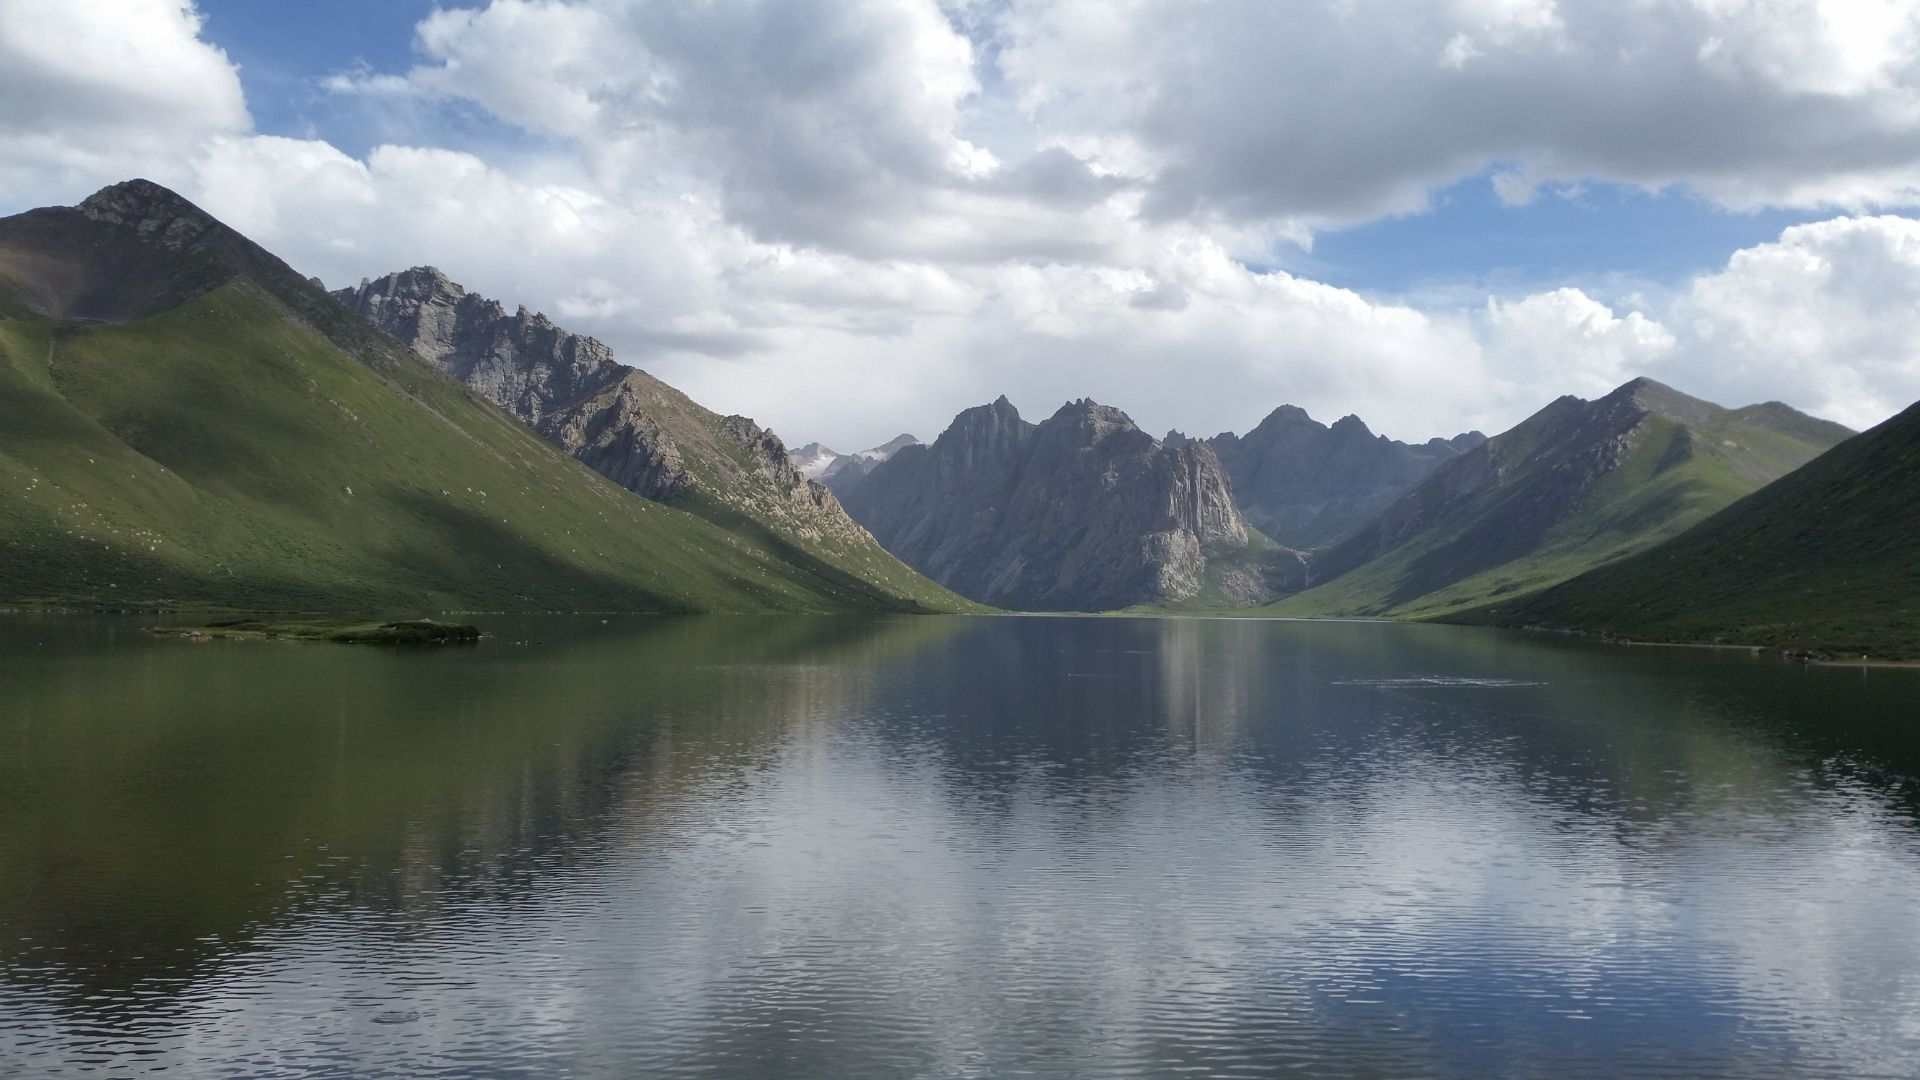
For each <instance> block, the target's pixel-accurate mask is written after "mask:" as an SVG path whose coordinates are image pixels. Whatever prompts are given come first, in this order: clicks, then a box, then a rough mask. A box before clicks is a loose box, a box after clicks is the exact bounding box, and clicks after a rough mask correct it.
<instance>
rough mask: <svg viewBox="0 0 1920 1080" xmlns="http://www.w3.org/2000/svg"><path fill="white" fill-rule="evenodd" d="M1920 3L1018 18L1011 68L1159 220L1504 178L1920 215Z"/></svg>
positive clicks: (1139, 6) (1584, 2)
mask: <svg viewBox="0 0 1920 1080" xmlns="http://www.w3.org/2000/svg"><path fill="white" fill-rule="evenodd" d="M1917 20H1920V2H1916V0H1820V2H1816V0H1779V2H1760V0H1638V2H1635V3H1631V4H1622V3H1619V2H1617V0H1560V2H1558V3H1551V2H1546V0H1458V2H1453V3H1445V4H1407V3H1403V2H1400V0H1342V2H1340V3H1304V4H1286V5H1276V4H1270V3H1265V2H1262V0H1222V2H1220V3H1215V4H1210V5H1208V7H1207V9H1206V17H1205V18H1196V17H1194V15H1193V12H1192V8H1191V6H1190V5H1188V4H1185V3H1181V2H1179V0H1129V2H1128V3H1127V4H1125V5H1115V4H1112V3H1108V2H1107V0H1048V2H1039V3H1026V4H1017V5H1014V6H1013V7H1012V8H1011V9H1010V11H1009V13H1008V15H1007V16H1006V18H1005V19H1004V21H1003V24H1002V27H1001V31H1002V35H1003V38H1004V42H1005V45H1004V49H1003V50H1002V51H1001V52H1000V54H999V67H1000V69H1001V70H1002V71H1003V72H1004V73H1005V75H1006V78H1007V80H1008V83H1009V85H1010V87H1011V92H1012V93H1014V94H1016V95H1017V96H1018V99H1019V100H1020V101H1021V102H1022V103H1023V105H1024V107H1025V108H1026V110H1027V112H1028V115H1029V116H1030V117H1031V119H1032V122H1033V123H1034V124H1035V125H1036V126H1037V127H1039V128H1041V129H1042V130H1045V131H1047V132H1049V133H1051V134H1053V135H1055V136H1064V135H1073V136H1079V137H1083V138H1096V137H1104V138H1118V137H1125V138H1128V139H1131V140H1134V141H1136V142H1137V143H1139V144H1140V145H1141V146H1142V148H1143V150H1144V152H1145V155H1146V156H1147V157H1148V158H1149V159H1150V160H1152V161H1153V162H1154V163H1155V168H1154V170H1153V172H1152V174H1151V175H1150V176H1149V177H1148V178H1147V180H1148V183H1149V187H1150V191H1151V193H1152V198H1151V199H1150V200H1149V202H1148V204H1147V205H1148V208H1149V210H1150V212H1152V213H1154V214H1156V215H1159V216H1162V217H1191V216H1194V215H1197V214H1202V213H1212V214H1215V215H1224V216H1228V217H1235V218H1267V217H1291V218H1296V219H1304V220H1309V221H1314V222H1318V223H1321V224H1327V223H1339V222H1349V221H1356V220H1367V219H1371V218H1376V217H1379V216H1381V215H1387V214H1395V213H1406V212H1412V211H1418V210H1420V209H1423V208H1424V207H1425V206H1426V200H1427V195H1428V193H1429V192H1430V191H1432V190H1434V189H1435V188H1436V187H1438V186H1442V185H1445V184H1448V183H1451V182H1453V181H1456V180H1459V179H1461V178H1464V177H1468V176H1472V175H1475V174H1477V173H1479V172H1482V171H1483V170H1485V169H1487V168H1488V167H1489V166H1492V165H1495V164H1497V163H1510V164H1512V163H1517V164H1519V165H1520V166H1522V167H1523V168H1524V170H1525V171H1526V172H1528V173H1530V174H1532V175H1534V176H1536V177H1537V178H1538V179H1539V180H1542V181H1563V182H1579V181H1583V180H1606V181H1615V182H1621V183H1628V184H1636V185H1645V186H1648V187H1656V188H1657V187H1665V186H1668V185H1682V186H1685V187H1687V188H1690V189H1692V190H1694V191H1697V192H1700V193H1702V194H1704V195H1706V196H1708V197H1709V198H1712V199H1715V200H1718V201H1721V202H1723V203H1725V204H1727V205H1730V206H1738V207H1750V206H1757V205H1787V206H1798V207H1828V206H1833V207H1843V208H1847V209H1858V208H1863V207H1874V206H1893V205H1906V204H1911V203H1914V202H1915V201H1916V199H1917V198H1920V166H1916V165H1915V161H1916V160H1917V159H1920V104H1917V102H1920V71H1916V66H1915V63H1914V57H1915V51H1916V27H1917V26H1920V21H1917Z"/></svg>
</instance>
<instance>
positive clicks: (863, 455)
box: [787, 434, 920, 495]
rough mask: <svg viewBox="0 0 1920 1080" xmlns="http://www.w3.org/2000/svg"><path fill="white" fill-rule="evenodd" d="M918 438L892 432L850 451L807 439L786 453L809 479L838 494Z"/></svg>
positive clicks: (917, 440) (913, 444)
mask: <svg viewBox="0 0 1920 1080" xmlns="http://www.w3.org/2000/svg"><path fill="white" fill-rule="evenodd" d="M918 445H920V440H919V439H916V438H914V437H913V436H912V435H905V434H902V435H895V436H894V437H893V438H891V439H889V440H887V441H886V442H884V443H881V444H880V445H879V446H874V447H869V448H868V449H865V450H861V451H858V452H856V453H852V454H842V453H839V452H837V451H834V450H831V449H828V448H827V447H825V446H822V445H820V444H819V443H817V442H812V443H808V444H807V445H805V446H803V447H801V448H800V449H798V450H795V451H793V452H792V453H791V454H789V455H787V456H788V457H789V459H791V460H792V461H793V466H794V468H796V469H799V470H800V472H801V474H802V475H804V476H806V477H808V478H809V479H813V480H818V481H820V482H821V483H823V484H825V485H827V488H828V490H830V491H832V492H833V493H834V494H836V495H838V494H840V493H841V492H842V491H844V490H845V489H846V488H848V487H850V486H852V485H853V484H854V483H856V482H857V481H859V480H860V479H861V478H863V477H865V476H866V475H867V474H868V473H870V472H872V471H873V467H874V466H876V465H878V464H880V463H881V462H883V461H885V460H887V459H888V458H890V457H892V456H893V455H894V453H895V452H897V451H899V450H900V449H902V448H904V447H908V446H918Z"/></svg>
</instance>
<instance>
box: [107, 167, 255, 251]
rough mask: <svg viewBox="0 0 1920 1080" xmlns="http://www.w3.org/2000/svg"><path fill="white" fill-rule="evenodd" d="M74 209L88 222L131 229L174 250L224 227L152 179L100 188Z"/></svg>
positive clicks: (203, 211) (181, 248) (211, 216)
mask: <svg viewBox="0 0 1920 1080" xmlns="http://www.w3.org/2000/svg"><path fill="white" fill-rule="evenodd" d="M76 209H78V210H79V211H80V214H81V216H83V217H85V218H87V219H88V220H90V221H97V222H100V223H102V224H107V225H120V226H123V227H126V228H130V229H133V230H134V231H135V232H137V233H139V235H140V237H141V238H142V239H144V240H146V241H147V242H149V243H153V244H158V245H159V246H161V247H165V248H168V249H170V250H174V251H180V250H185V249H186V248H189V247H191V246H193V245H194V244H195V243H196V242H197V241H199V240H200V239H202V238H203V237H205V236H206V235H207V234H208V233H210V232H214V231H215V230H218V229H222V228H224V226H222V225H221V224H220V223H219V222H218V221H216V220H214V218H213V215H211V214H209V213H207V212H206V211H205V210H202V209H200V208H199V207H198V206H195V205H194V204H193V203H191V202H189V201H187V200H186V199H185V198H183V197H181V196H180V195H178V194H175V193H174V192H173V191H170V190H168V189H167V188H164V187H161V186H160V185H159V184H156V183H154V182H153V181H151V180H128V181H125V182H123V183H118V184H114V185H112V186H110V187H104V188H101V189H100V190H99V191H96V192H94V193H93V194H92V195H90V196H88V197H87V198H86V200H85V201H83V202H81V204H80V205H79V206H78V207H76Z"/></svg>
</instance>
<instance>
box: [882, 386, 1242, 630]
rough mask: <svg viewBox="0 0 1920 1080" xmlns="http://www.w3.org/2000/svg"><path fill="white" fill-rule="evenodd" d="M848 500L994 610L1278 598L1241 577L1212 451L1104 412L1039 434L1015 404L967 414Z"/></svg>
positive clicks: (1073, 416) (896, 544) (905, 550)
mask: <svg viewBox="0 0 1920 1080" xmlns="http://www.w3.org/2000/svg"><path fill="white" fill-rule="evenodd" d="M845 498H846V504H847V509H848V510H849V511H851V512H852V513H853V515H854V517H855V518H856V519H858V520H859V521H860V522H861V523H863V524H865V525H866V526H867V527H868V528H869V529H871V530H873V534H874V535H875V536H877V537H879V538H880V542H881V543H883V544H885V545H886V546H887V549H888V550H889V551H892V552H894V553H895V554H897V555H899V556H900V557H901V558H903V559H905V560H906V561H907V562H908V563H909V564H911V565H913V566H914V567H916V568H918V569H919V570H921V571H922V572H923V573H926V574H927V575H928V576H930V577H932V578H933V579H934V580H935V581H938V582H940V583H941V584H943V585H946V586H948V587H950V588H952V589H954V590H955V591H957V592H959V593H961V594H962V595H965V596H968V597H971V598H972V599H975V600H980V601H982V602H984V603H990V604H997V605H1001V606H1005V607H1012V608H1022V609H1030V610H1082V611H1096V610H1105V609H1112V608H1123V607H1128V606H1132V605H1137V604H1165V603H1172V602H1179V601H1184V600H1191V599H1193V598H1195V597H1197V596H1199V595H1201V594H1202V593H1203V592H1205V591H1208V590H1220V589H1223V588H1224V589H1225V590H1227V591H1228V592H1232V591H1234V590H1236V589H1239V590H1248V591H1249V592H1250V593H1251V594H1252V595H1255V596H1258V595H1271V593H1270V592H1269V591H1268V585H1267V584H1266V583H1265V582H1263V581H1261V580H1257V574H1253V573H1250V572H1249V571H1248V569H1247V568H1246V567H1245V566H1244V565H1242V563H1243V562H1244V556H1245V553H1246V552H1247V550H1248V548H1249V545H1250V536H1249V533H1248V531H1247V527H1246V523H1245V522H1244V521H1243V520H1242V519H1241V517H1240V513H1239V511H1238V510H1237V509H1235V508H1234V505H1233V497H1232V493H1231V488H1230V484H1229V481H1228V479H1227V476H1226V471H1225V469H1224V468H1222V466H1221V465H1220V460H1219V458H1218V457H1217V456H1216V455H1215V454H1214V452H1213V450H1212V448H1210V447H1209V446H1207V445H1206V444H1205V443H1201V442H1195V441H1193V440H1190V439H1185V438H1183V437H1180V436H1178V435H1177V434H1176V435H1174V436H1172V437H1170V438H1168V439H1167V440H1165V441H1162V440H1158V439H1155V438H1154V437H1152V436H1151V435H1148V434H1147V433H1146V432H1144V431H1141V430H1140V429H1139V428H1138V427H1137V426H1135V425H1134V423H1133V421H1132V420H1130V419H1128V418H1127V415H1126V414H1125V413H1123V412H1121V411H1120V410H1118V409H1114V408H1110V407H1108V406H1105V405H1099V404H1095V403H1094V402H1092V401H1085V400H1083V401H1074V402H1069V403H1067V404H1066V405H1063V406H1061V408H1060V410H1059V411H1058V412H1056V413H1054V414H1053V416H1051V417H1049V418H1048V419H1047V420H1046V421H1044V422H1042V423H1040V424H1037V425H1036V424H1031V423H1028V422H1027V421H1025V420H1023V419H1021V417H1020V414H1019V412H1018V411H1017V410H1015V409H1014V407H1013V405H1012V404H1011V403H1010V402H1008V401H1007V399H1006V398H1004V397H1002V398H1000V399H999V400H997V401H995V402H993V403H992V404H989V405H982V406H979V407H977V408H972V409H968V410H966V411H965V412H962V413H961V414H960V415H959V416H957V417H955V418H954V421H953V423H952V425H951V426H949V427H948V428H947V430H946V431H945V432H943V433H941V435H940V437H939V438H938V439H936V440H934V442H933V444H932V445H931V446H921V445H910V446H906V447H903V448H901V449H900V450H898V451H896V452H895V453H894V454H893V456H892V457H891V458H889V459H888V460H886V461H885V462H882V463H881V464H880V465H878V466H877V467H875V468H874V469H873V470H872V472H871V473H870V474H869V475H867V476H866V477H865V478H864V479H863V480H861V481H859V482H858V483H856V484H854V485H853V486H851V487H850V488H848V490H847V493H846V496H845ZM1223 566H1225V567H1228V568H1232V570H1233V573H1234V575H1236V578H1235V580H1227V581H1223V580H1222V579H1221V574H1220V571H1221V569H1222V567H1223ZM1242 595H1246V594H1245V593H1243V594H1242Z"/></svg>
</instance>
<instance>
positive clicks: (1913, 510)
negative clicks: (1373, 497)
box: [1464, 405, 1920, 659]
mask: <svg viewBox="0 0 1920 1080" xmlns="http://www.w3.org/2000/svg"><path fill="white" fill-rule="evenodd" d="M1464 618H1467V619H1470V620H1472V621H1476V622H1496V623H1502V624H1507V625H1544V626H1551V627H1556V628H1567V629H1576V630H1583V631H1588V632H1593V633H1601V634H1609V635H1618V636H1623V637H1631V638H1643V639H1650V640H1662V641H1702V642H1732V643H1738V644H1755V645H1774V646H1783V647H1788V648H1796V649H1807V650H1812V651H1816V652H1820V653H1826V654H1830V655H1835V656H1859V655H1862V654H1865V655H1871V656H1877V657H1891V658H1898V659H1914V658H1920V405H1915V406H1913V407H1912V408H1909V409H1907V410H1906V411H1905V412H1903V413H1901V414H1900V415H1899V416H1896V417H1894V418H1893V419H1891V420H1889V421H1887V422H1886V423H1884V424H1881V425H1880V426H1879V427H1876V428H1874V429H1873V430H1871V431H1868V432H1866V433H1865V434H1862V435H1859V436H1856V437H1854V438H1852V439H1849V440H1847V441H1846V442H1843V443H1841V444H1840V445H1839V446H1836V447H1834V448H1833V449H1832V450H1829V451H1828V452H1827V453H1825V454H1822V455H1821V456H1819V457H1817V458H1815V459H1814V460H1813V461H1811V462H1809V463H1808V464H1807V465H1805V466H1803V467H1801V468H1800V469H1798V470H1796V471H1794V472H1792V473H1790V474H1788V475H1787V476H1785V477H1784V478H1782V479H1780V480H1778V481H1776V482H1775V483H1772V484H1769V485H1768V486H1766V487H1764V488H1762V489H1760V490H1759V491H1757V492H1755V493H1753V494H1752V495H1749V496H1747V497H1746V498H1744V499H1741V500H1740V501H1739V502H1736V503H1734V504H1733V505H1732V506H1729V507H1727V508H1726V509H1725V510H1722V511H1721V512H1719V513H1718V514H1715V515H1713V516H1712V517H1710V518H1708V519H1706V520H1705V521H1702V522H1701V523H1699V524H1698V525H1695V526H1694V527H1693V528H1691V529H1688V530H1687V531H1686V532H1684V533H1681V534H1680V535H1679V536H1676V537H1674V538H1673V539H1672V540H1669V541H1667V542H1666V543H1664V544H1661V545H1659V546H1657V547H1654V548H1652V549H1650V550H1648V551H1644V552H1642V553H1640V554H1638V555H1635V556H1633V557H1631V558H1627V559H1622V560H1620V561H1619V562H1616V563H1612V564H1610V565H1607V566H1603V567H1600V568H1598V569H1595V570H1592V571H1590V572H1588V573H1585V574H1582V575H1580V576H1579V577H1576V578H1574V579H1573V580H1571V581H1568V582H1566V583H1565V584H1562V585H1559V586H1557V587H1555V588H1552V589H1548V590H1546V591H1545V592H1542V593H1539V594H1537V595H1535V596H1532V597H1529V598H1527V599H1525V600H1522V601H1519V602H1517V603H1512V604H1499V605H1495V606H1492V607H1488V608H1485V609H1482V610H1480V611H1475V612H1470V613H1468V614H1467V615H1466V616H1464Z"/></svg>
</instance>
